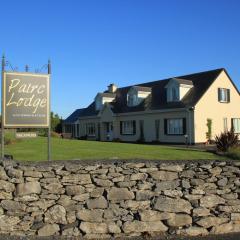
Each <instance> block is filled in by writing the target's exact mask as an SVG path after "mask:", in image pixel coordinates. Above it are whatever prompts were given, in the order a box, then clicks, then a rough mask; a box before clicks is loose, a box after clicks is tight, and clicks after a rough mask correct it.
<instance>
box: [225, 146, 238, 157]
mask: <svg viewBox="0 0 240 240" xmlns="http://www.w3.org/2000/svg"><path fill="white" fill-rule="evenodd" d="M226 155H227V156H228V157H230V158H232V159H236V160H240V147H239V146H238V147H231V148H229V150H228V152H227V154H226Z"/></svg>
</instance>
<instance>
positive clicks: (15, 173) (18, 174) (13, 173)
mask: <svg viewBox="0 0 240 240" xmlns="http://www.w3.org/2000/svg"><path fill="white" fill-rule="evenodd" d="M7 173H8V176H9V177H11V178H22V176H23V171H22V170H19V169H15V168H10V169H9V170H8V172H7Z"/></svg>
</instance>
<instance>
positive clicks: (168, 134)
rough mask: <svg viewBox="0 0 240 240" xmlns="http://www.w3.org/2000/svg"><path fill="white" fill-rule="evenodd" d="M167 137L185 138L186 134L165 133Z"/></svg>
mask: <svg viewBox="0 0 240 240" xmlns="http://www.w3.org/2000/svg"><path fill="white" fill-rule="evenodd" d="M165 135H167V136H184V135H185V134H183V133H180V134H171V133H165Z"/></svg>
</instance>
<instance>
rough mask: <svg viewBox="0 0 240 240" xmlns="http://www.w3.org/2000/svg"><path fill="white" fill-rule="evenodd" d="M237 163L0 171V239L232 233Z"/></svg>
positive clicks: (238, 216)
mask: <svg viewBox="0 0 240 240" xmlns="http://www.w3.org/2000/svg"><path fill="white" fill-rule="evenodd" d="M239 196H240V162H220V161H219V162H217V161H215V162H204V163H203V162H186V161H185V162H184V163H171V164H170V163H169V164H168V163H162V162H156V161H155V162H125V163H124V162H115V163H114V162H110V163H108V162H104V163H97V162H96V163H89V164H83V163H81V161H79V162H61V161H59V162H54V163H51V164H46V163H40V164H37V165H36V164H35V165H34V164H20V163H16V162H13V161H4V162H3V163H1V166H0V233H2V234H11V235H23V236H24V235H34V236H37V235H38V236H49V235H62V236H68V237H69V236H72V237H77V238H78V237H82V236H83V237H86V238H105V237H106V238H110V237H114V238H117V237H120V238H122V237H124V236H140V235H145V234H150V235H159V234H167V235H168V234H170V235H173V234H181V235H188V236H195V235H207V234H220V233H226V232H240V197H239Z"/></svg>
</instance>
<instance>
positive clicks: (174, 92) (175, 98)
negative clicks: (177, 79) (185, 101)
mask: <svg viewBox="0 0 240 240" xmlns="http://www.w3.org/2000/svg"><path fill="white" fill-rule="evenodd" d="M171 90H172V96H171V98H172V101H179V94H178V89H177V88H176V87H172V89H171Z"/></svg>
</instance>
